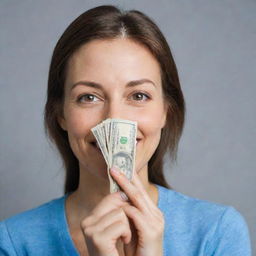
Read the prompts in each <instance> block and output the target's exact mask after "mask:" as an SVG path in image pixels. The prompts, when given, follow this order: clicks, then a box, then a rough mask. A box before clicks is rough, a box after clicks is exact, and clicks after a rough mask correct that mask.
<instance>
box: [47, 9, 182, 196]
mask: <svg viewBox="0 0 256 256" xmlns="http://www.w3.org/2000/svg"><path fill="white" fill-rule="evenodd" d="M122 36H124V37H126V38H129V39H132V40H134V41H136V42H137V43H140V44H141V45H143V46H146V47H147V49H148V50H149V51H150V52H151V53H152V54H153V56H154V57H155V58H156V59H157V60H158V62H159V65H160V67H161V79H162V87H163V93H164V96H165V100H166V102H167V103H168V113H167V120H166V124H165V126H164V128H163V129H162V133H161V139H160V143H159V145H158V147H157V149H156V151H155V152H154V154H153V156H152V157H151V159H150V160H149V164H148V172H149V173H148V177H149V181H150V182H152V183H155V184H159V185H161V186H164V187H167V188H169V185H168V184H167V182H166V180H165V177H164V173H163V158H164V155H165V153H166V152H168V151H169V154H170V156H171V159H172V160H175V159H176V154H177V147H178V141H179V138H180V136H181V133H182V129H183V125H184V116H185V102H184V98H183V94H182V91H181V88H180V82H179V77H178V72H177V68H176V65H175V62H174V59H173V57H172V54H171V51H170V48H169V46H168V43H167V42H166V39H165V38H164V36H163V34H162V33H161V31H160V29H159V28H158V27H157V25H156V24H155V23H154V22H153V21H152V20H151V19H150V18H149V17H148V16H146V15H145V14H143V13H142V12H139V11H137V10H130V11H121V10H119V9H118V8H117V7H115V6H111V5H104V6H99V7H95V8H93V9H90V10H88V11H86V12H84V13H83V14H81V15H80V16H79V17H78V18H76V19H75V20H74V21H73V22H72V23H71V24H70V25H69V26H68V27H67V29H66V30H65V32H64V33H63V35H62V36H61V37H60V39H59V41H58V42H57V45H56V46H55V49H54V51H53V55H52V59H51V64H50V69H49V77H48V91H47V102H46V105H45V113H44V114H45V116H44V124H45V131H46V134H47V135H49V137H50V139H51V140H52V141H53V142H54V143H55V144H56V146H57V148H58V150H59V152H60V155H61V157H62V159H63V163H64V165H65V169H66V181H65V189H64V192H65V193H68V192H72V191H75V190H76V189H77V188H78V184H79V163H78V160H77V158H76V157H75V155H74V153H73V152H72V150H71V147H70V145H69V141H68V136H67V132H66V131H64V130H63V129H62V128H61V127H60V125H59V123H58V116H60V115H62V111H63V100H64V82H65V75H66V67H67V62H68V60H69V58H70V57H71V56H72V54H74V52H75V51H76V50H77V49H78V48H79V47H80V46H82V45H84V44H86V43H88V42H89V41H92V40H95V39H114V38H118V37H122Z"/></svg>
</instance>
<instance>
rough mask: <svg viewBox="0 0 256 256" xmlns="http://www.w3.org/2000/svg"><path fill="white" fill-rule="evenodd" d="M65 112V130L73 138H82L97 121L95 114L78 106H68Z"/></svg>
mask: <svg viewBox="0 0 256 256" xmlns="http://www.w3.org/2000/svg"><path fill="white" fill-rule="evenodd" d="M65 114H66V115H65V116H66V125H67V130H68V132H69V133H70V135H71V134H72V137H75V138H79V137H82V138H84V136H86V135H87V134H88V133H90V129H91V128H92V127H94V126H95V125H96V124H97V122H98V120H97V119H96V116H95V115H92V114H91V113H90V114H89V113H87V112H86V111H83V110H81V109H78V108H68V109H67V110H66V112H65Z"/></svg>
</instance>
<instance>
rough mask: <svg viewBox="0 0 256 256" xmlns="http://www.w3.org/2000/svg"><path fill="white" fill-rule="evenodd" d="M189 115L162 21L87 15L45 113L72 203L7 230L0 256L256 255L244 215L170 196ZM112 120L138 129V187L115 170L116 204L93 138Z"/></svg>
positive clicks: (59, 202) (40, 211) (60, 48)
mask: <svg viewBox="0 0 256 256" xmlns="http://www.w3.org/2000/svg"><path fill="white" fill-rule="evenodd" d="M184 114H185V106H184V99H183V95H182V91H181V88H180V84H179V78H178V73H177V70H176V66H175V63H174V60H173V57H172V55H171V52H170V49H169V46H168V44H167V42H166V40H165V38H164V36H163V35H162V33H161V32H160V30H159V28H158V27H157V26H156V25H155V24H154V23H153V21H152V20H150V19H149V18H148V17H147V16H145V15H144V14H142V13H141V12H138V11H128V12H121V11H120V10H119V9H117V8H116V7H114V6H100V7H97V8H93V9H91V10H89V11H87V12H85V13H83V14H82V15H81V16H79V17H78V18H77V19H76V20H75V21H74V22H73V23H71V24H70V26H69V27H68V28H67V29H66V31H65V32H64V33H63V35H62V36H61V38H60V40H59V41H58V43H57V45H56V47H55V49H54V52H53V56H52V61H51V65H50V70H49V80H48V97H47V102H46V106H45V125H46V130H47V131H48V134H49V135H50V137H51V138H52V140H53V142H54V143H55V144H56V145H57V148H58V150H59V152H60V154H61V156H62V158H63V161H64V164H65V169H66V182H65V196H63V197H61V198H59V199H55V200H53V201H51V202H49V203H47V204H44V205H42V206H40V207H37V208H35V209H32V210H30V211H27V212H24V213H21V214H19V215H16V216H14V217H12V218H9V219H7V220H5V221H3V222H1V224H0V252H1V253H2V254H3V255H78V254H80V255H90V256H92V255H97V256H99V255H100V256H110V255H111V256H118V255H140V256H142V255H143V256H150V255H152V256H153V255H154V256H155V255H175V256H178V255H182V256H185V255H221V256H223V255H243V256H245V255H250V243H249V236H248V230H247V226H246V223H245V222H244V219H243V217H242V216H241V215H240V214H239V213H238V212H237V211H236V210H235V209H234V208H232V207H228V206H223V205H217V204H214V203H211V202H207V201H203V200H198V199H194V198H191V197H188V196H185V195H182V194H180V193H178V192H175V191H174V190H171V189H170V188H169V187H168V184H167V182H166V180H165V178H164V175H163V156H164V154H165V153H166V152H169V153H170V156H171V157H172V158H173V159H175V155H176V151H177V144H178V141H179V138H180V135H181V133H182V128H183V123H184ZM107 118H121V119H127V120H132V121H137V123H138V133H137V138H136V139H137V145H136V152H137V153H136V163H135V174H134V178H133V180H132V181H131V182H129V181H128V180H127V179H126V177H125V176H124V175H122V174H120V172H119V171H118V170H115V169H111V171H110V172H111V175H112V176H113V178H114V179H115V180H116V182H117V183H118V184H119V186H120V187H121V188H122V190H123V191H124V192H116V193H112V194H110V193H109V182H108V176H107V172H106V164H105V162H104V159H103V157H102V154H101V153H100V150H99V149H98V148H97V146H96V143H95V138H94V136H93V134H92V133H91V128H92V127H94V126H96V125H97V124H98V123H100V122H101V121H103V120H104V119H107ZM2 254H1V255H2Z"/></svg>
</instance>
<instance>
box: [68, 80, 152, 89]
mask: <svg viewBox="0 0 256 256" xmlns="http://www.w3.org/2000/svg"><path fill="white" fill-rule="evenodd" d="M144 83H151V84H153V85H154V86H155V87H156V85H155V84H154V82H153V81H151V80H149V79H147V78H143V79H139V80H133V81H130V82H128V83H127V84H126V86H125V87H133V86H136V85H140V84H144ZM77 85H86V86H89V87H93V88H97V89H103V86H102V85H101V84H99V83H95V82H92V81H79V82H77V83H75V84H73V85H72V87H71V90H73V89H74V88H75V87H76V86H77Z"/></svg>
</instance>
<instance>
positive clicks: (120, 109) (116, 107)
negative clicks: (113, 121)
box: [105, 100, 125, 119]
mask: <svg viewBox="0 0 256 256" xmlns="http://www.w3.org/2000/svg"><path fill="white" fill-rule="evenodd" d="M107 118H120V119H125V113H124V105H123V104H122V102H121V101H118V100H112V101H109V102H108V103H107V104H106V109H105V119H107Z"/></svg>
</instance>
